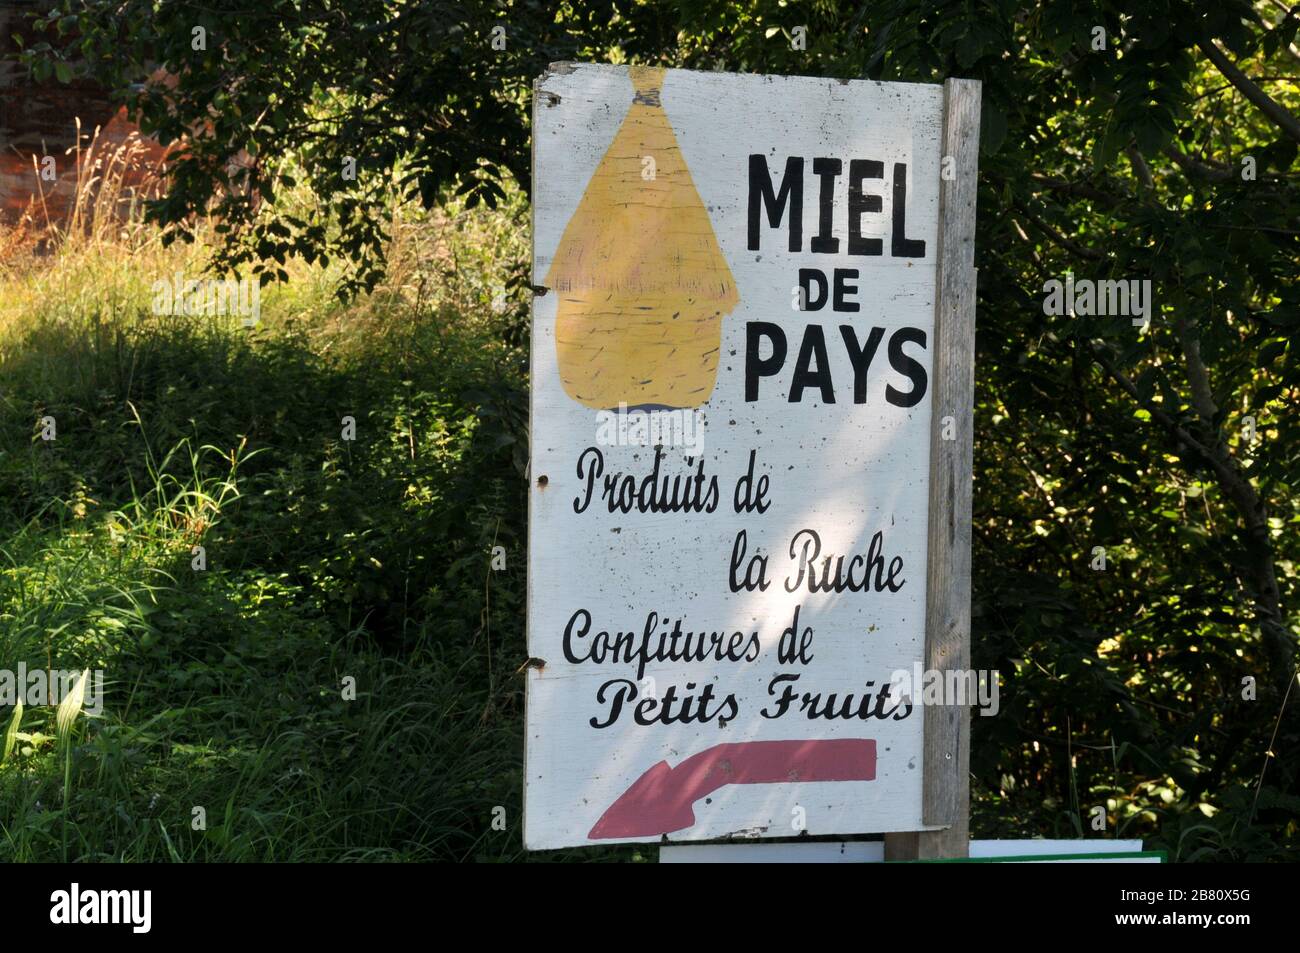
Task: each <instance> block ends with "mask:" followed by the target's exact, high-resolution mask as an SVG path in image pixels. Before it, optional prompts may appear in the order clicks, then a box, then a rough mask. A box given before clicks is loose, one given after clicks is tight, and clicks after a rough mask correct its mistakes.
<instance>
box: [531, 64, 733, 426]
mask: <svg viewBox="0 0 1300 953" xmlns="http://www.w3.org/2000/svg"><path fill="white" fill-rule="evenodd" d="M663 76H664V71H663V70H662V69H657V68H650V67H632V69H631V78H632V85H633V87H634V88H635V90H636V96H635V98H634V99H633V101H632V106H631V108H630V109H628V112H627V116H626V117H624V119H623V123H622V125H621V126H620V127H619V130H618V134H617V135H616V136H615V137H614V141H613V142H612V143H611V144H610V147H609V150H608V151H607V152H606V153H605V155H604V157H603V158H602V159H601V160H600V164H599V165H598V166H597V167H596V171H595V172H594V173H593V174H592V177H591V181H590V182H589V183H588V184H587V189H586V191H585V192H584V193H583V196H582V199H581V201H579V203H578V208H577V210H576V211H575V212H574V213H573V218H571V219H570V220H569V223H568V225H567V226H565V229H564V235H563V236H562V237H561V239H560V245H559V248H558V249H557V250H556V253H555V260H554V261H553V262H552V265H551V269H550V273H549V274H548V276H547V279H546V283H547V285H548V286H549V287H550V288H552V289H554V291H555V293H556V295H557V297H558V302H559V304H558V309H559V310H558V314H557V316H556V329H555V340H556V349H557V352H558V361H559V368H560V379H561V382H562V383H563V385H564V390H565V392H566V393H567V394H568V395H569V396H570V397H572V398H573V399H574V400H576V401H578V402H579V403H581V404H583V405H584V406H587V407H591V408H595V409H598V410H604V409H615V408H617V407H618V406H619V404H620V403H626V404H627V406H628V407H675V408H680V407H698V406H700V405H701V404H703V403H704V402H705V401H707V400H708V399H709V396H710V395H711V394H712V393H713V387H714V384H715V382H716V381H717V376H718V352H719V348H720V344H721V339H722V320H723V318H724V317H725V316H726V315H727V314H729V313H730V312H731V310H732V309H733V308H735V306H736V304H737V302H738V301H739V297H738V295H737V294H736V283H735V280H734V279H733V278H732V275H731V270H730V268H728V267H727V261H726V259H725V258H724V257H723V255H722V249H721V248H720V247H719V246H718V240H717V237H716V236H715V235H714V233H713V224H712V222H710V220H709V215H708V212H707V210H706V209H705V208H704V202H703V200H702V199H701V198H700V194H699V192H698V191H696V188H695V183H694V181H693V180H692V179H691V173H690V170H689V169H688V168H687V167H686V160H685V158H684V157H683V156H682V152H681V149H680V147H679V146H678V144H677V137H676V136H675V135H674V134H673V129H672V125H671V124H670V123H669V121H668V116H667V114H666V113H665V112H664V109H663V106H662V104H661V102H660V89H661V86H662V83H663ZM649 160H653V165H652V164H651V162H650V161H649Z"/></svg>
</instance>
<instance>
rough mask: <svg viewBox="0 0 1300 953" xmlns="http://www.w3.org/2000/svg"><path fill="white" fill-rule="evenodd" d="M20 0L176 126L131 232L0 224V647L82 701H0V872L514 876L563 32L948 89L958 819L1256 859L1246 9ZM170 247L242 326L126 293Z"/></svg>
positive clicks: (1259, 87)
mask: <svg viewBox="0 0 1300 953" xmlns="http://www.w3.org/2000/svg"><path fill="white" fill-rule="evenodd" d="M65 6H66V7H67V9H63V10H61V12H60V14H59V15H58V16H57V17H55V18H54V20H53V21H52V23H53V26H52V29H51V31H50V32H51V38H50V46H49V47H48V48H46V49H37V50H34V51H33V55H32V62H33V63H37V62H46V61H48V62H49V63H50V64H52V65H48V66H46V67H45V68H46V69H48V70H57V69H58V66H57V64H58V63H62V64H63V69H64V70H66V71H68V72H69V75H73V73H74V72H79V71H87V72H90V73H91V74H93V75H96V76H99V77H101V78H103V79H104V80H105V81H106V82H109V83H110V84H111V85H113V87H114V88H115V89H118V90H120V91H121V92H122V95H123V97H124V98H126V99H127V100H128V101H129V102H130V103H131V104H132V105H133V106H134V107H135V108H136V109H138V110H140V111H141V115H142V116H143V118H144V119H145V120H146V125H147V126H148V125H149V124H150V122H152V126H153V128H154V129H156V130H157V131H158V132H159V133H160V135H162V136H163V137H164V138H168V137H170V136H179V135H180V134H181V133H185V134H187V135H190V136H192V137H193V140H192V148H191V151H190V152H189V153H188V154H187V159H186V161H185V163H184V164H182V166H181V167H180V169H179V171H178V175H177V177H176V179H175V180H174V184H173V188H172V189H171V191H170V193H169V195H168V197H167V199H166V200H165V201H163V202H162V203H160V204H156V205H153V206H151V207H150V208H151V213H150V214H151V219H150V221H149V222H147V223H146V222H143V221H140V220H139V219H132V220H131V221H130V222H128V224H127V225H126V226H125V228H124V229H119V228H118V227H117V226H113V227H112V228H111V229H110V228H109V227H108V226H103V227H99V226H96V227H94V228H82V229H76V230H72V231H70V232H69V234H67V235H66V236H64V237H63V238H62V240H60V241H59V242H57V243H55V245H56V246H57V247H52V248H51V249H49V250H48V253H46V254H42V255H38V256H28V255H27V254H26V253H25V252H20V251H17V250H15V249H17V248H18V247H19V246H20V245H21V243H17V242H9V243H6V240H5V239H4V238H0V248H9V249H10V250H9V251H8V252H7V255H8V257H7V259H6V261H5V263H4V265H3V268H4V271H3V276H2V277H0V307H2V308H3V309H4V310H3V312H2V313H0V553H2V554H3V563H2V564H0V666H10V667H12V666H13V665H16V664H17V663H18V662H25V663H26V664H28V665H32V666H38V665H47V666H52V667H58V668H65V669H70V670H77V671H80V670H82V669H84V668H87V667H91V668H95V667H102V668H104V669H105V670H106V671H107V672H108V673H109V677H110V679H111V682H112V684H111V685H110V687H109V695H108V698H107V699H106V701H105V707H104V711H103V713H102V714H101V715H100V716H98V717H96V718H86V717H80V718H78V719H76V720H75V721H73V722H71V728H70V729H69V728H67V727H66V719H65V728H64V730H63V732H62V734H61V733H60V731H59V730H58V726H57V725H56V717H55V713H54V711H53V710H43V709H42V710H30V709H29V710H28V711H26V712H24V713H23V714H22V716H21V721H20V723H18V725H17V727H16V729H15V731H16V734H15V736H14V744H13V746H12V751H10V752H9V753H8V756H7V759H6V761H5V762H4V764H3V765H0V856H3V857H12V858H19V859H62V858H67V859H95V858H119V859H164V858H173V859H175V858H179V859H199V858H204V859H342V858H352V859H388V858H394V859H425V858H445V859H509V858H517V857H519V856H521V855H522V851H521V848H520V844H519V833H518V831H519V825H518V823H517V820H518V810H519V803H520V763H519V762H520V749H521V739H520V717H521V689H522V677H521V675H520V674H519V668H520V666H521V665H522V664H523V663H524V661H525V655H524V647H523V637H522V612H523V605H522V598H523V596H522V594H523V586H522V583H523V569H524V560H525V550H524V543H525V532H524V529H525V527H524V484H523V481H522V471H523V467H524V465H525V462H526V403H525V394H526V388H527V378H526V365H525V356H526V354H527V346H528V341H527V320H526V314H527V293H528V292H527V287H526V285H525V284H524V283H523V280H522V276H523V275H524V273H525V272H524V270H523V268H522V263H523V262H524V261H525V260H526V257H527V249H526V244H525V242H526V236H527V196H526V190H527V187H528V183H527V182H526V181H525V178H526V171H525V170H526V168H527V166H526V163H524V161H523V158H524V157H526V149H527V133H528V126H527V111H526V106H527V99H528V97H527V82H528V80H530V79H531V78H532V76H534V75H536V73H537V72H540V68H541V65H542V64H544V63H545V62H546V61H548V60H550V59H560V58H563V57H565V56H573V57H581V58H585V59H601V60H612V61H616V62H624V61H643V62H656V63H661V64H665V65H679V66H688V67H693V68H719V67H721V68H727V69H739V70H746V71H767V72H784V73H800V74H814V75H827V76H836V77H856V78H863V77H865V78H871V79H881V80H906V81H924V82H932V81H938V80H941V79H942V78H944V77H945V76H969V77H974V78H978V79H981V80H982V81H983V82H984V89H985V98H984V108H983V116H984V125H983V130H982V140H983V154H982V158H981V172H980V176H981V178H980V195H979V209H980V232H979V236H978V251H977V262H976V263H977V265H978V266H979V269H980V276H979V303H978V321H979V330H978V339H977V348H978V353H977V362H976V365H977V381H976V392H977V397H976V401H977V405H976V425H977V430H976V440H975V447H976V450H975V453H976V460H975V467H976V475H975V527H974V529H975V550H974V554H973V556H974V573H975V580H974V584H975V600H974V606H973V615H974V626H975V631H974V646H975V659H974V661H975V664H976V666H977V667H980V668H995V669H998V670H999V671H1001V673H1002V679H1003V687H1002V710H1001V714H1000V715H999V716H998V717H996V718H987V719H985V718H978V717H977V718H975V719H974V737H973V754H972V775H973V780H972V797H973V820H972V827H973V830H974V831H975V833H976V835H977V836H1032V835H1036V834H1044V835H1055V836H1083V837H1092V838H1100V837H1112V836H1124V837H1141V838H1143V839H1144V840H1145V841H1146V842H1147V844H1148V845H1149V846H1151V847H1155V848H1163V849H1166V850H1168V851H1169V852H1170V856H1171V859H1176V860H1225V859H1256V860H1275V859H1288V858H1290V859H1294V858H1295V856H1296V851H1297V847H1298V846H1300V686H1297V678H1296V639H1297V634H1298V633H1300V615H1298V613H1297V605H1298V604H1300V575H1298V573H1297V560H1298V559H1300V531H1298V530H1300V493H1297V484H1298V483H1300V351H1298V350H1297V347H1296V342H1295V329H1296V328H1297V327H1298V326H1300V310H1298V309H1300V285H1297V273H1296V263H1297V261H1300V254H1298V253H1300V179H1298V175H1300V173H1298V172H1297V169H1296V162H1295V160H1296V153H1297V142H1298V141H1300V124H1298V123H1297V121H1296V116H1297V115H1300V86H1298V85H1297V78H1296V77H1297V70H1298V69H1300V65H1298V64H1300V50H1297V46H1296V42H1295V39H1296V35H1297V27H1300V15H1298V14H1297V13H1296V12H1295V11H1294V10H1292V9H1291V8H1289V7H1286V5H1284V4H1277V3H1273V2H1260V3H1248V2H1244V0H1213V2H1210V0H1205V2H1202V0H1153V2H1150V3H1143V4H1140V5H1139V4H1121V3H1111V2H1106V0H1099V2H1087V3H1085V2H1073V0H1059V2H1057V0H1041V2H1036V3H1027V4H1014V3H1007V2H1002V0H934V2H930V3H915V2H911V0H908V2H903V0H899V2H880V3H874V4H867V5H857V4H853V5H849V4H839V3H834V2H826V3H822V2H819V3H816V4H809V5H807V6H806V7H805V6H803V5H795V4H790V5H787V4H785V3H783V2H770V3H769V2H757V3H743V4H742V3H714V2H702V3H689V4H687V3H682V4H678V3H632V2H618V3H605V4H562V5H558V6H557V7H552V6H548V5H540V4H522V3H521V4H515V3H503V4H497V3H468V4H462V5H459V6H458V8H457V11H458V12H453V11H449V10H445V9H443V8H442V7H441V6H438V5H427V4H420V3H409V4H404V3H399V4H396V5H392V4H388V3H379V2H376V3H368V2H361V3H352V4H349V5H348V11H347V15H342V14H341V13H340V12H339V9H338V8H336V7H335V6H334V5H333V4H330V3H322V4H317V5H302V4H296V3H289V2H283V3H281V2H277V0H269V2H267V3H264V4H262V5H261V10H262V14H263V15H262V16H261V17H259V18H255V19H241V18H238V17H235V18H233V20H232V21H231V22H229V23H227V22H226V21H225V20H223V19H221V18H219V17H218V18H216V19H213V18H212V17H213V15H212V14H211V13H210V11H200V12H199V13H195V11H193V10H191V9H190V8H189V5H187V4H184V3H174V4H173V3H163V4H156V3H149V4H145V6H147V7H149V9H150V11H154V12H155V13H156V15H152V16H146V15H144V14H143V13H141V12H140V10H139V9H137V7H139V6H140V5H139V4H134V3H126V4H121V3H111V4H110V3H91V4H87V5H82V4H75V5H74V4H67V5H65ZM73 6H75V7H76V8H77V9H76V10H73V9H72V7H73ZM393 6H395V7H396V8H399V9H398V10H397V13H398V14H399V20H401V22H402V23H404V24H405V25H406V26H407V27H408V29H405V30H402V29H393V28H392V27H391V25H389V26H385V24H387V23H389V20H388V19H386V18H388V17H390V14H392V13H393V12H394V11H393V10H392V9H390V7H393ZM435 6H436V8H435ZM1284 8H1285V9H1284ZM73 16H75V17H76V18H77V19H76V20H75V21H74V22H67V18H68V17H73ZM193 16H199V17H200V19H199V20H196V21H195V22H198V23H202V24H204V25H205V26H206V28H207V29H208V31H209V33H210V34H211V35H212V36H213V37H214V38H215V37H218V36H220V35H221V34H222V30H225V31H226V32H225V46H224V47H221V49H222V50H223V52H222V54H221V55H216V53H215V52H213V53H212V54H211V55H204V56H193V55H191V54H192V53H193V52H194V51H193V48H192V44H191V40H190V36H191V33H190V28H189V27H190V19H187V17H190V18H192V17H193ZM205 17H206V18H207V19H203V18H205ZM271 18H276V21H275V22H277V23H280V24H282V25H284V29H281V30H274V31H267V30H266V29H264V28H265V25H266V23H267V22H268V20H269V19H271ZM403 18H404V19H403ZM439 18H442V19H439ZM448 19H449V20H450V26H448V24H447V23H445V22H443V20H448ZM435 20H436V21H437V22H438V23H439V28H438V29H436V30H435V29H434V28H433V23H434V21H435ZM60 24H61V26H60ZM494 24H502V25H505V26H506V27H507V28H508V29H507V35H508V38H509V45H508V47H507V55H504V56H501V57H498V58H495V59H493V58H491V57H492V53H493V50H492V48H491V47H490V45H489V36H490V33H491V27H492V26H493V25H494ZM182 25H184V26H185V29H184V30H181V29H180V27H181V26H182ZM796 25H800V26H803V27H805V30H804V32H803V37H804V40H805V42H803V43H802V45H800V44H798V43H796V41H795V33H794V28H795V26H796ZM452 27H455V28H456V29H452ZM60 29H62V30H63V34H62V35H72V34H73V33H75V34H76V35H77V37H78V39H77V41H76V43H77V46H76V49H75V50H74V49H72V47H71V45H70V44H69V43H67V42H64V41H60V39H59V36H60V35H61V34H60V33H59V30H60ZM1098 29H1100V30H1101V34H1100V37H1101V40H1102V42H1101V45H1100V46H1098V37H1099V34H1098V32H1097V31H1098ZM124 36H125V38H126V39H127V40H129V42H127V43H123V37H124ZM358 37H360V38H362V39H363V40H364V43H363V44H362V46H360V47H358V46H357V44H358V43H361V42H362V40H361V39H358ZM217 48H218V47H216V46H214V47H213V50H216V49H217ZM358 49H362V50H364V53H365V55H364V56H359V55H358ZM74 56H75V60H74ZM155 61H156V62H161V63H163V64H164V65H165V66H166V68H167V69H168V70H169V71H170V72H171V73H172V74H173V75H175V76H176V77H178V81H177V85H176V86H175V87H174V89H173V90H172V92H171V93H170V94H167V95H164V94H163V93H162V92H161V91H160V90H157V89H154V88H151V87H148V86H144V87H131V86H130V85H129V83H131V82H143V81H144V80H146V79H147V78H148V73H147V71H146V69H145V68H146V67H147V66H150V67H151V65H152V64H153V63H154V62H155ZM74 62H75V64H76V65H75V68H74V65H73V64H74ZM286 63H294V64H297V65H296V67H295V68H294V69H292V70H289V71H286V70H285V64H286ZM358 63H361V64H363V65H362V66H358ZM304 77H319V79H318V82H316V83H310V82H305V81H303V78H304ZM214 89H216V90H218V91H219V92H218V94H217V95H216V96H215V97H214V95H213V94H212V91H213V90H214ZM435 92H436V95H435ZM168 97H170V98H168ZM327 106H328V107H335V108H336V110H337V111H335V112H328V111H325V112H322V110H323V109H324V108H325V107H327ZM210 110H212V112H210ZM476 110H477V112H476ZM322 116H328V117H330V118H329V119H328V121H326V120H325V119H322V118H321V117H322ZM250 117H253V118H256V117H261V118H260V119H257V121H253V118H250ZM368 136H369V137H370V138H367V137H368ZM367 143H369V145H367ZM241 150H242V151H244V152H245V154H247V155H251V156H253V157H254V158H255V160H256V161H254V162H253V163H252V164H251V165H250V164H245V165H243V166H240V168H242V169H244V170H245V171H243V172H240V173H238V174H237V176H236V177H235V178H232V177H231V174H230V173H228V172H227V171H226V169H227V167H226V166H225V165H224V164H223V163H225V162H226V161H227V160H229V159H231V158H232V157H233V156H234V155H235V154H236V153H237V152H240V151H241ZM350 155H351V156H354V157H356V158H357V159H358V163H359V165H358V170H359V172H358V178H357V179H356V181H355V183H351V184H349V185H347V186H346V187H343V186H341V185H340V184H339V169H340V168H341V167H342V166H341V163H342V161H343V160H344V159H345V158H347V157H348V156H350ZM458 193H459V194H458ZM254 197H256V200H254ZM480 200H482V203H492V204H495V206H496V208H495V209H492V210H489V209H487V208H484V207H483V205H482V204H480ZM471 206H474V207H471ZM212 211H215V212H217V213H218V217H217V219H215V220H216V221H219V222H220V223H221V225H220V226H219V227H221V228H222V229H224V230H222V231H217V230H216V228H217V227H218V226H214V225H213V221H214V219H212V218H210V217H209V215H208V213H209V212H212ZM177 236H183V237H187V238H189V239H190V240H191V243H190V244H184V243H176V244H169V245H165V244H164V242H165V241H167V240H170V239H171V238H174V237H177ZM21 247H27V246H26V245H21ZM211 255H215V260H216V261H218V262H219V263H220V264H221V265H223V266H227V265H243V266H249V267H258V268H260V269H262V270H263V271H265V272H268V273H269V274H271V275H275V274H277V273H280V272H283V277H284V278H286V279H288V280H287V281H286V282H283V283H280V284H274V285H271V286H268V287H267V288H266V289H265V292H264V298H263V307H262V320H261V323H260V324H259V325H258V326H257V327H256V328H253V329H246V328H243V327H242V326H241V325H240V322H239V320H238V319H237V318H235V319H208V318H196V317H194V316H185V315H181V316H175V315H155V314H153V313H152V307H151V303H152V293H151V288H152V284H153V282H155V281H157V280H159V279H165V278H166V277H168V276H169V275H171V274H173V273H174V272H175V271H177V270H183V271H185V272H186V273H187V274H189V273H196V272H197V270H198V269H199V267H200V266H201V264H202V263H203V262H205V261H207V260H209V257H210V256H211ZM1076 278H1077V279H1086V280H1089V281H1105V280H1124V281H1139V282H1141V281H1149V282H1150V286H1151V288H1152V295H1153V297H1152V299H1151V300H1152V301H1153V309H1152V313H1151V316H1150V317H1151V320H1150V324H1149V326H1148V327H1146V328H1142V329H1138V328H1135V327H1134V326H1133V324H1132V322H1131V321H1130V320H1129V319H1128V318H1127V317H1121V318H1113V317H1112V318H1106V317H1100V316H1096V315H1088V314H1087V312H1086V311H1083V310H1082V309H1074V308H1072V309H1058V311H1057V313H1053V309H1052V308H1050V307H1047V308H1045V307H1044V298H1045V297H1046V294H1045V293H1046V292H1047V289H1048V287H1049V283H1050V282H1054V281H1056V282H1062V283H1064V282H1066V281H1067V280H1068V281H1070V282H1071V284H1073V282H1074V280H1075V279H1076ZM366 289H369V290H368V291H366ZM336 291H342V292H343V295H342V297H343V299H344V300H343V301H340V300H339V299H338V297H336V295H335V292H336ZM361 292H365V293H361ZM345 416H351V417H353V418H355V422H356V439H355V440H344V439H342V427H343V423H342V419H343V418H344V417H345ZM46 417H52V418H54V420H55V421H56V422H57V427H58V436H57V439H55V440H43V439H41V432H40V431H41V424H40V421H41V420H42V419H43V418H46ZM195 545H202V546H204V549H205V552H206V566H207V568H206V569H204V570H202V571H195V570H194V569H192V568H191V566H192V559H193V555H192V548H193V546H195ZM493 545H503V546H505V547H506V550H507V552H508V554H509V556H508V568H507V569H506V571H504V572H497V573H494V572H490V570H489V564H488V553H489V552H490V550H491V547H492V546H493ZM1098 548H1101V549H1102V550H1104V562H1099V560H1098ZM349 678H354V679H355V687H356V699H357V700H356V701H355V702H349V701H345V700H344V699H343V695H342V692H343V690H344V684H345V679H349ZM8 747H9V746H6V749H7V750H8ZM199 806H201V807H204V808H206V816H207V830H206V831H199V830H194V829H193V826H192V822H191V821H192V812H193V808H195V807H199ZM498 806H500V807H504V808H505V811H506V818H507V824H506V830H505V831H504V832H503V831H496V830H493V828H492V820H493V809H494V808H495V807H498ZM1097 806H1102V807H1103V808H1104V809H1105V814H1106V817H1107V822H1108V823H1107V826H1106V829H1105V830H1104V831H1098V830H1095V829H1094V828H1093V826H1092V824H1091V820H1092V817H1093V816H1094V815H1093V812H1094V809H1095V808H1096V807H1097ZM586 856H591V855H590V854H587V855H586ZM596 856H613V857H637V856H641V855H640V854H639V853H638V852H636V851H615V852H610V853H609V854H597V855H596Z"/></svg>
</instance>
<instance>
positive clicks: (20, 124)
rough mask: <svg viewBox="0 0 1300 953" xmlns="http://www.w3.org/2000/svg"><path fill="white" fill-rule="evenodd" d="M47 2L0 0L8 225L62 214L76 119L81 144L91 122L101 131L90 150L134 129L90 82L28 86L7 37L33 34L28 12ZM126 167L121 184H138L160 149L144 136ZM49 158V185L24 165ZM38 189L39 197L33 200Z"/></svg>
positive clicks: (109, 145)
mask: <svg viewBox="0 0 1300 953" xmlns="http://www.w3.org/2000/svg"><path fill="white" fill-rule="evenodd" d="M46 6H48V0H38V2H31V0H0V221H5V222H9V223H13V222H15V221H17V220H18V219H19V218H20V217H21V216H22V215H23V214H24V212H25V211H27V210H28V209H31V210H32V213H33V218H34V222H35V224H36V225H38V226H40V225H44V218H45V215H46V214H47V212H48V214H49V216H50V218H51V219H52V220H55V221H62V220H63V219H65V218H66V215H67V213H68V210H69V209H70V208H71V205H72V200H73V195H74V193H75V190H76V182H77V169H76V156H75V154H68V150H69V149H70V148H71V147H73V146H75V145H76V144H77V126H76V119H77V118H80V119H81V147H82V151H83V153H85V152H86V150H87V149H88V147H89V145H90V143H91V139H92V137H93V136H94V134H95V130H96V128H97V127H100V128H101V129H102V131H101V132H100V136H99V143H98V145H97V146H96V154H97V155H100V156H105V155H107V154H108V153H109V152H111V151H112V150H113V149H115V148H116V147H117V146H120V145H122V144H124V143H126V142H127V141H128V140H129V139H132V138H138V135H139V130H138V129H137V128H136V127H135V125H134V124H132V123H130V122H128V121H127V119H126V116H125V113H124V111H122V110H118V109H114V107H113V106H112V104H111V103H110V101H109V97H108V94H107V92H106V91H104V90H103V89H100V88H99V87H97V86H95V85H94V84H92V83H89V82H85V81H76V82H73V83H70V84H64V83H60V82H59V81H58V80H57V79H54V78H51V79H49V80H48V81H46V82H44V83H35V82H33V81H32V80H31V79H30V78H29V77H28V75H27V71H26V70H25V69H23V68H22V67H21V66H19V65H18V63H17V52H18V49H17V47H16V46H15V44H14V43H13V41H12V40H11V39H10V35H11V34H14V33H19V34H22V35H23V38H24V40H26V41H30V40H31V38H32V36H33V33H32V30H31V27H30V25H29V24H28V15H29V14H31V13H33V12H35V11H37V10H40V9H42V8H43V7H46ZM139 152H140V155H138V156H137V157H136V160H135V162H134V163H133V166H134V167H133V168H132V170H131V171H130V172H129V173H128V175H127V181H126V185H127V186H128V187H131V186H137V185H139V184H140V183H141V182H142V181H143V180H144V179H145V178H146V176H147V174H148V171H149V169H150V167H152V166H155V165H156V163H157V161H158V160H159V159H160V158H161V156H162V153H163V150H162V149H161V148H160V147H159V146H158V145H157V144H156V143H154V142H152V141H147V140H146V141H145V142H144V143H143V147H142V148H141V149H140V150H139ZM47 155H48V156H53V157H54V160H55V169H56V171H57V173H58V181H57V182H53V183H52V182H41V181H39V180H38V178H37V175H36V173H35V171H34V170H33V166H32V157H33V156H35V157H36V158H37V160H38V161H39V160H40V159H41V158H42V157H43V156H47ZM42 191H43V192H44V202H43V203H42V202H41V201H40V199H39V196H40V194H41V192H42Z"/></svg>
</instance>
